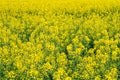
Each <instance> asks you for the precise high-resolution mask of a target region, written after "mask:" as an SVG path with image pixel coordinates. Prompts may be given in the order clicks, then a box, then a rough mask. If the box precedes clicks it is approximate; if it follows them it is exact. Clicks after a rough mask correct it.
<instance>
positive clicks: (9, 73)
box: [8, 71, 16, 79]
mask: <svg viewBox="0 0 120 80" xmlns="http://www.w3.org/2000/svg"><path fill="white" fill-rule="evenodd" d="M8 77H9V78H13V79H14V78H15V77H16V74H15V72H14V71H10V72H8Z"/></svg>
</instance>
